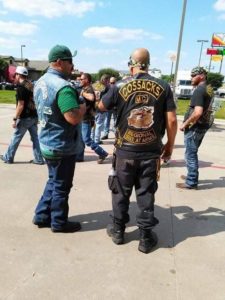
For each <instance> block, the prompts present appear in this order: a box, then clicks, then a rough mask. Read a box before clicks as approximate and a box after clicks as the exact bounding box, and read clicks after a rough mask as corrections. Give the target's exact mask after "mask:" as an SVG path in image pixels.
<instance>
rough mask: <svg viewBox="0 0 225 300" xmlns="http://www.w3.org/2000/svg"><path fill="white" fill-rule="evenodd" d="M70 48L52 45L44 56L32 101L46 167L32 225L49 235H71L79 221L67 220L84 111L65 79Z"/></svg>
mask: <svg viewBox="0 0 225 300" xmlns="http://www.w3.org/2000/svg"><path fill="white" fill-rule="evenodd" d="M73 56H75V54H74V55H72V53H71V51H70V49H69V48H68V47H66V46H64V45H56V46H54V47H53V48H52V49H51V50H50V52H49V55H48V60H49V63H50V66H49V68H48V70H47V73H45V74H44V75H43V76H42V77H41V78H40V79H39V80H38V81H37V82H36V84H35V88H34V99H35V103H36V107H37V111H38V117H39V121H40V126H41V131H40V135H39V138H40V147H41V151H42V154H43V156H44V158H45V160H46V163H47V167H48V180H47V183H46V185H45V188H44V192H43V194H42V196H41V198H40V200H39V202H38V204H37V207H36V209H35V215H34V218H33V223H34V225H36V226H38V227H51V230H52V232H56V233H57V232H75V231H78V230H80V229H81V224H80V223H79V222H70V221H68V214H69V205H68V200H69V193H70V190H71V187H72V185H73V177H74V170H75V160H76V154H77V151H78V149H77V147H78V145H79V142H78V137H79V127H78V124H79V123H80V122H81V120H82V118H83V115H84V114H85V111H86V106H85V104H79V102H78V100H79V99H78V94H77V92H76V91H75V89H74V88H73V87H72V86H71V84H70V83H69V81H68V79H69V77H70V75H71V72H72V70H73V61H72V58H73Z"/></svg>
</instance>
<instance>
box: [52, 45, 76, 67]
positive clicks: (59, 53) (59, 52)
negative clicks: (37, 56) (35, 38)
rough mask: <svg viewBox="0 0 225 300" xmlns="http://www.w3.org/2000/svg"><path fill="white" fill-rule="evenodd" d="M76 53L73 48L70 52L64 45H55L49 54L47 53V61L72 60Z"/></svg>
mask: <svg viewBox="0 0 225 300" xmlns="http://www.w3.org/2000/svg"><path fill="white" fill-rule="evenodd" d="M76 55H77V51H76V50H75V51H74V53H73V54H72V53H71V51H70V49H69V48H68V47H66V46H64V45H56V46H54V47H53V48H52V49H51V50H50V52H49V54H48V61H49V62H50V63H51V62H55V61H57V59H61V60H64V61H65V60H68V61H71V62H72V58H73V57H74V56H76Z"/></svg>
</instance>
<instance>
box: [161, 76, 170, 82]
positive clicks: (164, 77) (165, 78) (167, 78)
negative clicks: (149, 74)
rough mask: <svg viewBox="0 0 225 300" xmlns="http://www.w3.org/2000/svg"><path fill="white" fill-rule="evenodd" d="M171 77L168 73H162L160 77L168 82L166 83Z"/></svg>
mask: <svg viewBox="0 0 225 300" xmlns="http://www.w3.org/2000/svg"><path fill="white" fill-rule="evenodd" d="M171 77H172V76H170V75H162V76H161V79H162V80H164V81H166V82H168V83H170V82H171V81H172V79H171Z"/></svg>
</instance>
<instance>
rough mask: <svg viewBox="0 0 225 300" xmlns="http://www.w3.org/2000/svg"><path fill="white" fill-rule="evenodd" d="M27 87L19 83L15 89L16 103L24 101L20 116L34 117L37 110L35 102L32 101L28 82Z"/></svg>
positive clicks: (30, 86) (31, 92)
mask: <svg viewBox="0 0 225 300" xmlns="http://www.w3.org/2000/svg"><path fill="white" fill-rule="evenodd" d="M28 85H29V89H28V88H26V87H25V86H24V85H22V84H20V85H18V87H17V90H16V105H17V104H18V101H20V100H21V101H24V108H23V111H22V113H21V115H20V118H21V119H23V118H36V117H37V111H36V108H35V103H34V101H33V90H32V85H31V83H28Z"/></svg>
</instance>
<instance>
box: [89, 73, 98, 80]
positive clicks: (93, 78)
mask: <svg viewBox="0 0 225 300" xmlns="http://www.w3.org/2000/svg"><path fill="white" fill-rule="evenodd" d="M91 78H92V82H96V81H97V80H98V73H92V74H91Z"/></svg>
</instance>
